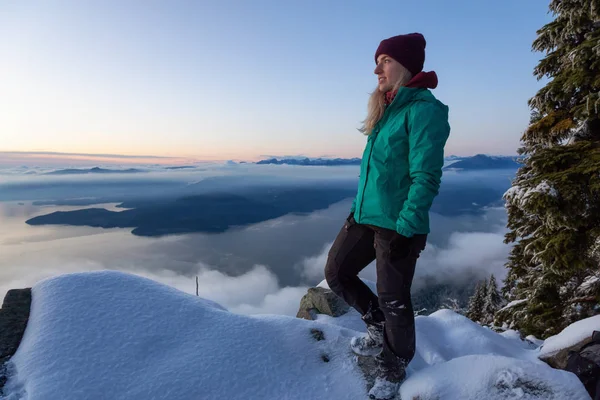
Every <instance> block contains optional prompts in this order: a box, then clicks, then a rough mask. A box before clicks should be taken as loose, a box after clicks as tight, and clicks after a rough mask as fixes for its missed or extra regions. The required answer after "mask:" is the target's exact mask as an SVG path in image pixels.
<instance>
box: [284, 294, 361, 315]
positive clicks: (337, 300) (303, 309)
mask: <svg viewBox="0 0 600 400" xmlns="http://www.w3.org/2000/svg"><path fill="white" fill-rule="evenodd" d="M349 309H350V306H349V305H348V304H347V303H346V302H345V301H344V300H343V299H342V298H341V297H338V296H337V295H336V294H335V293H334V292H333V291H332V290H330V289H325V288H321V287H313V288H310V289H308V292H307V293H306V294H305V295H304V297H302V300H300V309H299V310H298V314H297V315H296V317H297V318H304V319H309V320H314V319H316V314H325V315H330V316H332V317H339V316H340V315H344V314H346V313H347V312H348V310H349Z"/></svg>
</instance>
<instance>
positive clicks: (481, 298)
mask: <svg viewBox="0 0 600 400" xmlns="http://www.w3.org/2000/svg"><path fill="white" fill-rule="evenodd" d="M486 295H487V281H485V280H484V281H483V282H479V284H478V285H477V288H476V289H475V293H474V294H473V296H471V298H470V299H469V308H468V309H467V318H469V319H470V320H471V321H474V322H478V323H479V322H481V321H482V319H483V306H484V303H485V298H486Z"/></svg>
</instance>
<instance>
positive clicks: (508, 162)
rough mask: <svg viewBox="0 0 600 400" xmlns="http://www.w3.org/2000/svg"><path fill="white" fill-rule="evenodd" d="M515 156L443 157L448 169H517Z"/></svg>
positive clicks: (329, 161) (314, 161)
mask: <svg viewBox="0 0 600 400" xmlns="http://www.w3.org/2000/svg"><path fill="white" fill-rule="evenodd" d="M516 158H517V157H511V156H488V155H485V154H477V155H475V156H472V157H459V156H449V157H446V159H445V161H446V162H445V164H446V166H445V167H444V169H448V170H485V169H518V168H519V166H520V164H519V163H517V161H516ZM360 162H361V159H360V158H308V157H305V158H281V159H278V158H268V159H265V160H261V161H258V162H257V163H256V164H276V165H283V164H287V165H307V166H334V165H360Z"/></svg>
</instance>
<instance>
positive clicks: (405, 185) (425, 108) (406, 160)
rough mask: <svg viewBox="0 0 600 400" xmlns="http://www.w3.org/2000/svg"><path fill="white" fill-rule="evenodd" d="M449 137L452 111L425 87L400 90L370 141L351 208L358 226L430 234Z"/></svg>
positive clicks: (410, 233)
mask: <svg viewBox="0 0 600 400" xmlns="http://www.w3.org/2000/svg"><path fill="white" fill-rule="evenodd" d="M449 134H450V125H449V123H448V106H446V105H445V104H443V103H441V102H440V101H439V100H437V99H436V98H435V97H434V96H433V94H432V93H431V92H430V91H429V90H428V89H427V88H421V87H417V88H415V87H401V88H400V89H399V90H398V93H397V94H396V96H395V97H394V100H393V101H392V103H391V104H390V105H388V106H387V108H386V110H385V113H384V114H383V116H382V118H381V120H380V121H379V123H378V124H377V125H376V126H375V127H374V129H373V132H372V133H371V135H369V137H368V140H367V144H366V146H365V150H364V152H363V156H362V161H361V166H360V179H359V183H358V192H357V194H356V197H355V199H354V202H353V204H352V209H351V211H352V213H353V214H354V219H355V220H356V222H357V223H359V224H369V225H375V226H379V227H382V228H388V229H392V230H395V231H396V232H398V233H399V234H401V235H403V236H406V237H412V236H413V235H415V234H428V233H429V209H430V207H431V203H432V202H433V199H434V198H435V197H436V196H437V194H438V190H439V186H440V182H441V177H442V167H443V165H444V146H445V144H446V140H447V139H448V136H449Z"/></svg>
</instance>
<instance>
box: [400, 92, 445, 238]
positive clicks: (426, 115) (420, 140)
mask: <svg viewBox="0 0 600 400" xmlns="http://www.w3.org/2000/svg"><path fill="white" fill-rule="evenodd" d="M449 135H450V125H449V123H448V108H447V107H446V106H444V105H439V104H435V103H430V102H423V101H419V102H416V103H415V104H414V105H413V107H412V109H411V110H410V115H409V118H408V146H409V152H408V163H409V176H410V180H411V185H410V188H409V191H408V198H407V200H406V201H405V202H404V206H403V207H402V210H401V211H400V215H399V217H398V220H397V222H396V230H397V231H398V233H399V234H401V235H403V236H406V237H412V236H413V235H414V234H415V233H416V231H417V229H418V227H420V226H421V227H422V226H424V225H426V224H427V218H428V214H429V209H430V208H431V204H432V203H433V199H434V198H435V197H436V196H437V194H438V191H439V187H440V182H441V177H442V167H443V166H444V146H445V145H446V140H447V139H448V136H449Z"/></svg>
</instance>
